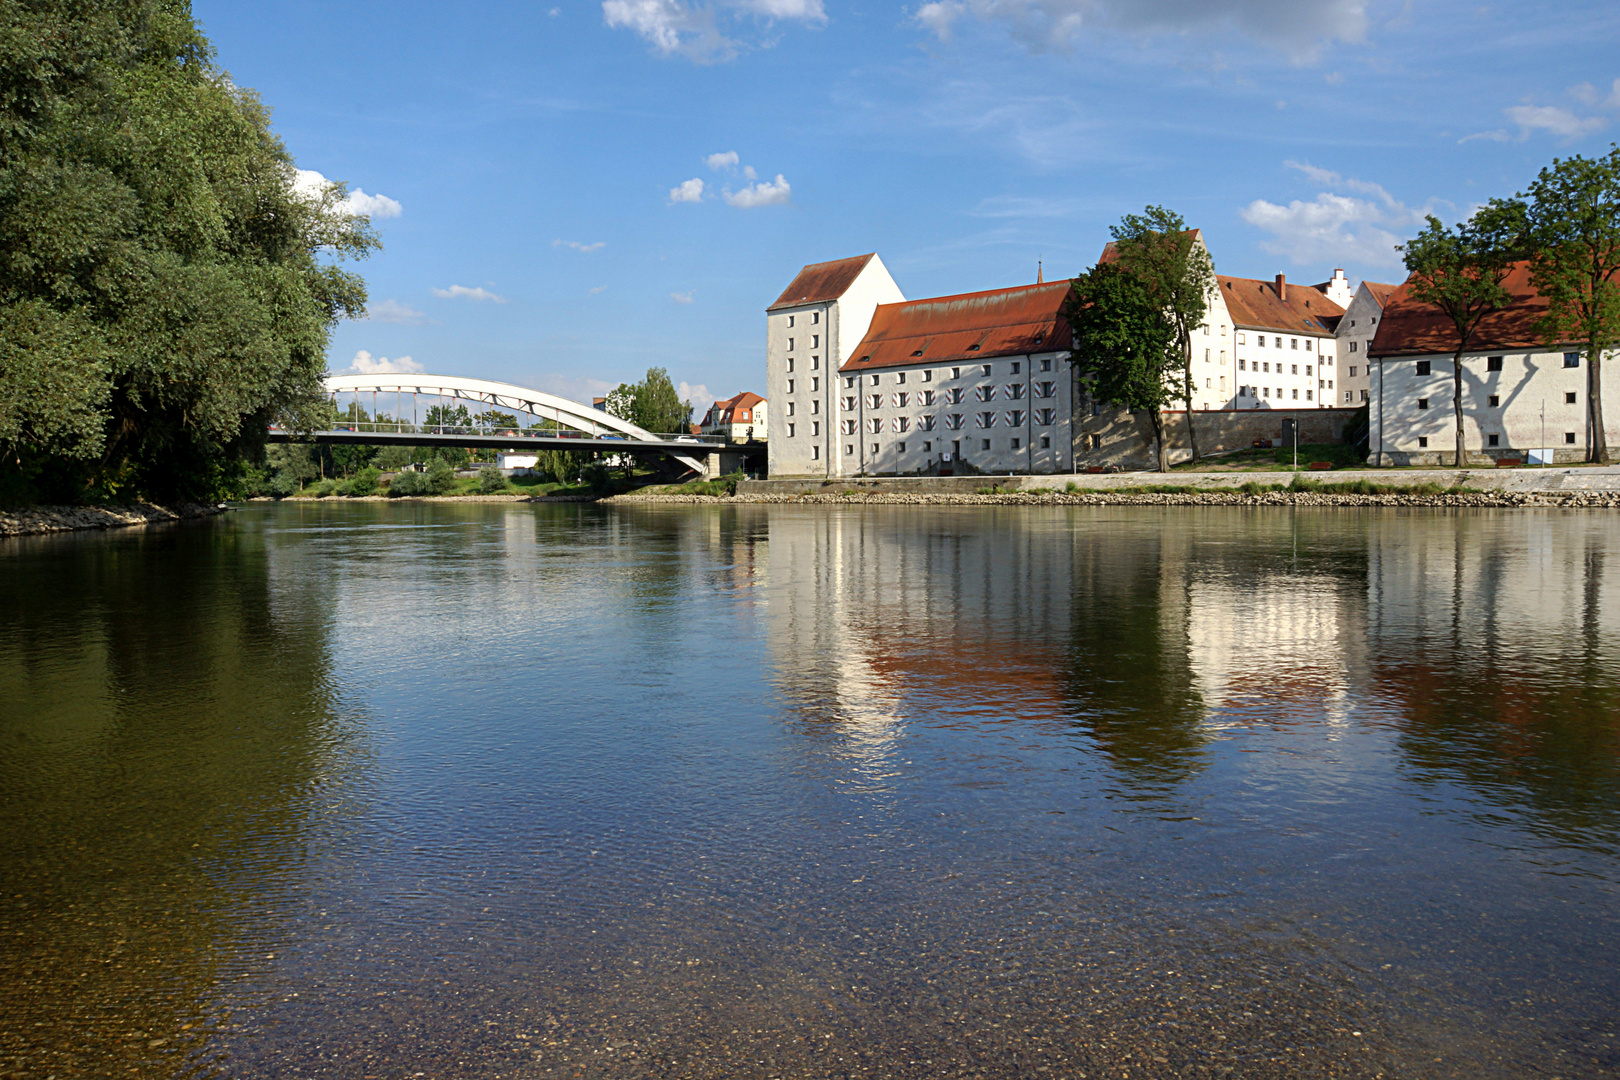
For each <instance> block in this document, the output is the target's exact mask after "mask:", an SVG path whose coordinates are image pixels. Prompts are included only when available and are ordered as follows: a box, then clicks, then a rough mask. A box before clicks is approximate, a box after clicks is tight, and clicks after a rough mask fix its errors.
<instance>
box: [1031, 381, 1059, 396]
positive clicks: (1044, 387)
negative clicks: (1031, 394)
mask: <svg viewBox="0 0 1620 1080" xmlns="http://www.w3.org/2000/svg"><path fill="white" fill-rule="evenodd" d="M1035 396H1036V397H1038V398H1049V397H1057V383H1049V382H1042V383H1036V384H1035Z"/></svg>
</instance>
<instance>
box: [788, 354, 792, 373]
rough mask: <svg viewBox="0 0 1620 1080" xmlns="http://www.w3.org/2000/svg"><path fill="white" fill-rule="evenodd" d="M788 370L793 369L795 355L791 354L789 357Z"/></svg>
mask: <svg viewBox="0 0 1620 1080" xmlns="http://www.w3.org/2000/svg"><path fill="white" fill-rule="evenodd" d="M788 370H789V371H792V370H793V357H791V356H790V357H788Z"/></svg>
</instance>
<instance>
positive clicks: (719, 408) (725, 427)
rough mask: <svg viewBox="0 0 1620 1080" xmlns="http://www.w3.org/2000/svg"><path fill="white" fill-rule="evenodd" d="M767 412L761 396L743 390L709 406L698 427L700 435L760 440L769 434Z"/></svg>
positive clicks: (738, 440) (737, 439)
mask: <svg viewBox="0 0 1620 1080" xmlns="http://www.w3.org/2000/svg"><path fill="white" fill-rule="evenodd" d="M769 412H770V410H769V408H768V407H767V404H766V401H765V399H764V398H762V397H760V396H759V395H758V394H756V393H753V392H752V391H748V390H744V391H743V392H742V393H740V394H735V395H733V396H731V397H728V398H726V399H725V400H724V401H717V402H715V403H714V404H713V405H711V406H709V411H708V412H707V413H705V414H704V415H703V422H702V424H700V425H699V428H698V430H699V431H701V432H702V433H703V434H704V435H724V436H725V437H726V438H728V439H730V440H731V441H732V442H749V441H751V440H755V439H757V440H761V441H763V440H765V439H766V438H768V437H769V434H770V432H769V423H770V420H769Z"/></svg>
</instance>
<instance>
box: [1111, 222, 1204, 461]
mask: <svg viewBox="0 0 1620 1080" xmlns="http://www.w3.org/2000/svg"><path fill="white" fill-rule="evenodd" d="M1108 231H1109V234H1110V235H1111V236H1113V238H1114V251H1115V261H1116V262H1117V263H1118V264H1119V265H1120V266H1121V267H1123V268H1124V269H1126V270H1128V271H1130V272H1131V274H1133V275H1134V276H1135V277H1136V280H1137V281H1138V282H1139V283H1140V285H1141V286H1142V288H1143V290H1144V291H1145V292H1146V293H1147V295H1148V297H1149V299H1150V300H1151V301H1152V303H1153V304H1154V305H1155V306H1156V307H1157V308H1158V310H1159V311H1160V312H1161V314H1162V316H1163V317H1164V319H1165V320H1167V322H1168V323H1169V325H1170V328H1171V329H1172V330H1173V331H1174V333H1175V339H1176V340H1175V345H1176V348H1177V349H1178V350H1179V351H1180V360H1181V363H1180V365H1179V366H1180V371H1179V372H1178V373H1177V382H1178V383H1179V389H1180V393H1178V394H1176V395H1175V396H1176V397H1179V398H1181V399H1182V400H1183V401H1184V402H1186V406H1187V438H1188V441H1189V443H1190V445H1191V448H1192V456H1193V460H1195V461H1196V460H1197V459H1198V457H1199V453H1198V436H1197V432H1196V431H1195V430H1194V428H1193V401H1192V399H1193V387H1194V382H1193V370H1192V355H1193V353H1192V332H1193V327H1195V326H1198V325H1199V324H1200V323H1202V322H1203V321H1204V314H1205V312H1207V311H1208V310H1209V298H1210V295H1211V293H1213V291H1214V289H1215V264H1214V263H1213V262H1211V261H1210V257H1209V250H1208V249H1207V248H1205V247H1204V245H1203V243H1202V242H1200V241H1199V239H1198V237H1197V236H1196V235H1194V233H1193V230H1191V229H1189V228H1187V222H1186V221H1185V220H1183V218H1182V217H1181V215H1180V214H1178V213H1176V212H1174V211H1173V210H1167V209H1165V208H1164V207H1162V206H1149V207H1146V208H1145V209H1144V210H1143V212H1142V213H1140V214H1126V215H1125V216H1124V217H1123V218H1121V219H1120V223H1119V224H1118V225H1115V226H1113V227H1111V228H1110V229H1109V230H1108Z"/></svg>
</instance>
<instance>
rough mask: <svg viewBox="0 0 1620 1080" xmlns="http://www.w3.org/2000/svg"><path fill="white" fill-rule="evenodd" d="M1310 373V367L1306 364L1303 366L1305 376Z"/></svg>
mask: <svg viewBox="0 0 1620 1080" xmlns="http://www.w3.org/2000/svg"><path fill="white" fill-rule="evenodd" d="M1310 373H1311V365H1309V364H1306V365H1305V374H1307V375H1309V374H1310Z"/></svg>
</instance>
